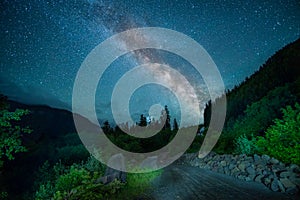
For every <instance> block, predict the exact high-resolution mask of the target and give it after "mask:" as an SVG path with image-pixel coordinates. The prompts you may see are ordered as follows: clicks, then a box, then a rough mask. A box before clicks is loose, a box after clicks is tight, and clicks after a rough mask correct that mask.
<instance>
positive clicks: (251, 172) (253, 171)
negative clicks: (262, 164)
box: [246, 166, 255, 175]
mask: <svg viewBox="0 0 300 200" xmlns="http://www.w3.org/2000/svg"><path fill="white" fill-rule="evenodd" d="M246 172H247V173H248V174H250V175H253V174H255V169H254V168H253V167H252V166H250V167H247V168H246Z"/></svg>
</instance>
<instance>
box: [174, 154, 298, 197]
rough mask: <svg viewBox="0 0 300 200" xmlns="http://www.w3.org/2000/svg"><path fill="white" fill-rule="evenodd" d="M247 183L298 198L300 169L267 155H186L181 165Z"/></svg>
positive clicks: (181, 160)
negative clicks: (254, 182) (251, 182)
mask: <svg viewBox="0 0 300 200" xmlns="http://www.w3.org/2000/svg"><path fill="white" fill-rule="evenodd" d="M178 162H179V163H181V164H188V165H191V166H196V167H200V168H204V169H208V170H211V171H214V172H218V173H223V174H227V175H230V176H233V177H236V178H238V179H241V180H245V181H256V182H260V183H262V184H264V185H265V186H267V187H268V188H270V189H271V190H273V191H276V192H286V193H290V194H296V193H298V192H299V191H300V167H299V166H298V165H295V164H290V165H286V164H284V163H282V162H280V161H278V160H277V159H275V158H270V157H269V156H267V155H263V156H258V155H254V156H247V155H227V154H224V155H218V154H215V153H213V152H211V153H210V154H209V155H208V156H206V157H205V158H203V159H200V158H198V157H197V154H185V155H183V156H182V158H181V159H180V160H179V161H178Z"/></svg>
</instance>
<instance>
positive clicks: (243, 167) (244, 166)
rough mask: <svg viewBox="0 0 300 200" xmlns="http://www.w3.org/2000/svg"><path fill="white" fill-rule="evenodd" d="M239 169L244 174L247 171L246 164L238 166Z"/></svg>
mask: <svg viewBox="0 0 300 200" xmlns="http://www.w3.org/2000/svg"><path fill="white" fill-rule="evenodd" d="M238 168H239V170H241V171H242V172H243V171H245V168H246V165H245V163H244V162H242V163H240V164H239V165H238Z"/></svg>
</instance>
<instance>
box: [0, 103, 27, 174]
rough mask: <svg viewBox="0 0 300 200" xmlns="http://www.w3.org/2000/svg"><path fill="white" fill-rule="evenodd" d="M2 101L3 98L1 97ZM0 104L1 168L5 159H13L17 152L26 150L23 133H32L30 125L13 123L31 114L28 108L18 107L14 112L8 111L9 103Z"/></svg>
mask: <svg viewBox="0 0 300 200" xmlns="http://www.w3.org/2000/svg"><path fill="white" fill-rule="evenodd" d="M1 101H3V100H2V98H1ZM1 105H2V106H0V169H1V168H2V166H3V164H4V159H8V160H13V159H14V158H15V157H14V155H15V154H16V153H20V152H25V151H27V149H26V148H25V147H24V146H23V145H22V140H21V134H23V133H31V132H32V130H30V129H29V128H28V127H26V128H24V127H20V126H18V125H13V124H12V123H13V122H15V121H20V120H21V117H22V116H24V115H27V114H29V111H28V110H22V109H16V110H15V111H14V112H10V111H8V105H6V104H3V103H1Z"/></svg>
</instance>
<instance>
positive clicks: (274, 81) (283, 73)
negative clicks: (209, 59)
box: [204, 39, 300, 126]
mask: <svg viewBox="0 0 300 200" xmlns="http://www.w3.org/2000/svg"><path fill="white" fill-rule="evenodd" d="M299 58H300V39H298V40H296V41H295V42H292V43H290V44H288V45H287V46H285V47H284V48H282V49H281V50H279V51H277V52H276V53H275V54H274V55H273V56H271V57H270V58H269V59H268V60H267V62H266V63H265V64H263V65H262V66H261V67H260V68H259V70H258V71H256V72H255V73H254V74H252V75H251V76H250V77H247V78H246V79H245V80H244V81H243V82H242V83H241V84H240V85H238V86H235V87H234V88H233V89H232V90H230V91H228V92H227V93H226V97H227V103H228V104H227V117H226V122H230V121H234V120H235V119H237V118H238V116H240V115H243V112H244V110H245V109H246V107H247V105H250V104H251V103H253V102H256V101H258V100H260V99H261V98H263V97H264V96H265V95H266V94H267V93H268V92H269V91H271V90H273V89H275V88H276V87H280V86H284V85H285V84H290V88H289V89H290V90H291V92H292V93H293V94H294V95H296V96H297V99H299V98H300V59H299ZM216 102H218V99H216ZM210 109H211V102H209V103H208V104H207V106H206V109H205V112H204V123H205V125H206V126H207V125H208V124H209V120H210Z"/></svg>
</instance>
